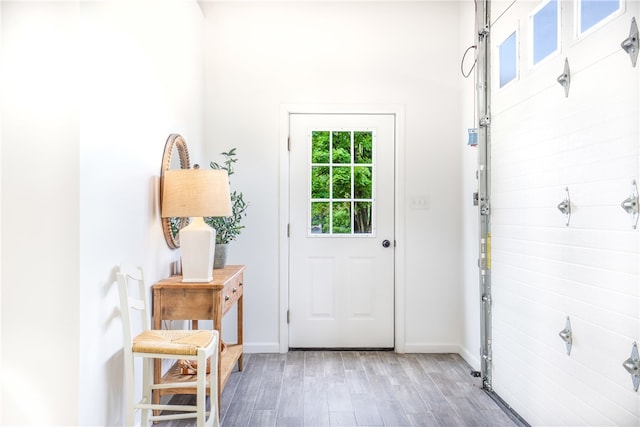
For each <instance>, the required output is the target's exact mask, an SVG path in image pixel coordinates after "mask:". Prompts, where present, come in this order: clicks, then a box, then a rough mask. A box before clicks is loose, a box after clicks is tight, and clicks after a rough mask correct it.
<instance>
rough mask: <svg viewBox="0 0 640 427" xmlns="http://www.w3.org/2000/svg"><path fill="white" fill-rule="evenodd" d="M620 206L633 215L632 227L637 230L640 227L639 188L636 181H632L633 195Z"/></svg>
mask: <svg viewBox="0 0 640 427" xmlns="http://www.w3.org/2000/svg"><path fill="white" fill-rule="evenodd" d="M620 206H621V207H622V209H624V211H625V212H626V213H628V214H629V215H631V226H632V227H633V228H634V230H635V228H636V227H637V226H638V186H637V185H636V180H635V179H634V180H633V181H631V195H630V196H629V197H627V198H626V199H624V200H623V201H622V203H620Z"/></svg>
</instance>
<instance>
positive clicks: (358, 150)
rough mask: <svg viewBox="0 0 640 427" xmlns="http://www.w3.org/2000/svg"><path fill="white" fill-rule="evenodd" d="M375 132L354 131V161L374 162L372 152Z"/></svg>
mask: <svg viewBox="0 0 640 427" xmlns="http://www.w3.org/2000/svg"><path fill="white" fill-rule="evenodd" d="M372 145H373V132H354V133H353V157H354V163H373V161H372V159H373V156H372V154H371V152H372Z"/></svg>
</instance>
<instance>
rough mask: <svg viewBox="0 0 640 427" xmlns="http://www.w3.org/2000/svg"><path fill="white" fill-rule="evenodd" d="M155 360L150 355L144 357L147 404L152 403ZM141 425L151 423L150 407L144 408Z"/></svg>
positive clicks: (143, 386)
mask: <svg viewBox="0 0 640 427" xmlns="http://www.w3.org/2000/svg"><path fill="white" fill-rule="evenodd" d="M153 361H154V359H152V358H150V357H143V358H142V399H143V402H144V403H146V404H149V403H151V399H152V394H153V393H152V390H151V385H152V384H153ZM141 412H142V417H141V418H142V419H141V425H142V426H144V427H147V426H148V425H149V412H151V410H149V409H142V411H141Z"/></svg>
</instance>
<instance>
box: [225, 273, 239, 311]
mask: <svg viewBox="0 0 640 427" xmlns="http://www.w3.org/2000/svg"><path fill="white" fill-rule="evenodd" d="M242 288H243V286H242V275H240V276H239V277H238V278H237V279H236V280H234V281H232V282H229V283H227V284H226V285H225V287H224V288H223V289H222V315H223V316H224V315H225V313H226V312H227V311H229V309H230V308H231V307H233V305H234V304H235V303H236V301H238V299H239V298H240V297H241V296H242V290H243V289H242Z"/></svg>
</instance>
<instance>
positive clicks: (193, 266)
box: [180, 217, 216, 283]
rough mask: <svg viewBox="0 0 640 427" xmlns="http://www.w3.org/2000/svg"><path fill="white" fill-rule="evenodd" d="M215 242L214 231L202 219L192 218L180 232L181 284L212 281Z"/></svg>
mask: <svg viewBox="0 0 640 427" xmlns="http://www.w3.org/2000/svg"><path fill="white" fill-rule="evenodd" d="M215 242H216V230H214V229H213V228H211V227H210V226H209V225H207V224H206V223H205V222H204V219H203V218H202V217H194V218H192V220H191V224H189V225H188V226H186V227H184V228H183V229H181V230H180V251H181V252H182V281H183V282H199V283H202V282H210V281H211V280H213V256H214V253H215Z"/></svg>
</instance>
